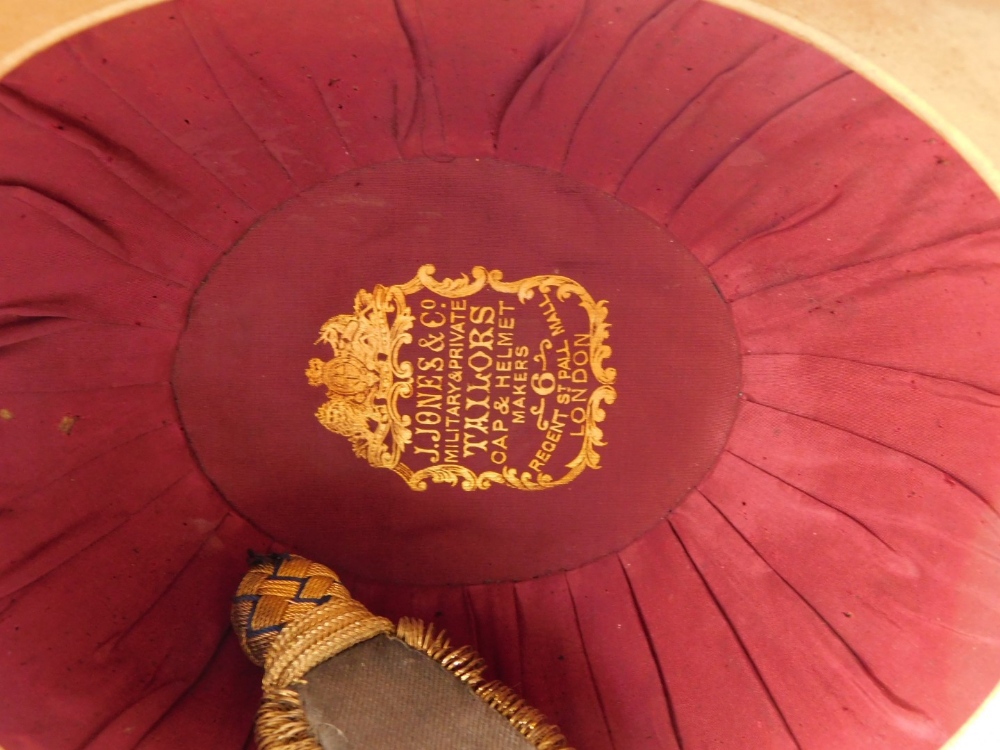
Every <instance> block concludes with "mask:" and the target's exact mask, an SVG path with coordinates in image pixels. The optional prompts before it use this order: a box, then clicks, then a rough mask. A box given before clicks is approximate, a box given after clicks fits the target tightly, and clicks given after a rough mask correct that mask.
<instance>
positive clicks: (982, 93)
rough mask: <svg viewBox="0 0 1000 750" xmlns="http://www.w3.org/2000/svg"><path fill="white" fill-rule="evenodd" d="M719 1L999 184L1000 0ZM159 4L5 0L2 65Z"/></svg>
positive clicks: (971, 746) (972, 726) (977, 741)
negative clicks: (855, 76) (825, 61)
mask: <svg viewBox="0 0 1000 750" xmlns="http://www.w3.org/2000/svg"><path fill="white" fill-rule="evenodd" d="M154 1H155V0H154ZM237 1H238V0H234V2H237ZM716 1H717V2H719V4H721V5H725V6H728V7H732V8H736V9H739V10H742V11H744V12H746V13H748V14H750V15H753V16H756V17H758V18H760V19H761V20H764V21H767V22H768V23H771V24H773V25H775V26H778V27H779V28H783V29H784V30H786V31H788V32H790V33H792V34H794V35H795V36H799V37H803V38H806V39H808V40H809V41H810V42H812V43H813V44H815V45H816V46H818V47H820V48H822V49H824V50H826V51H827V52H829V53H830V54H832V55H834V56H835V57H838V58H839V59H841V60H843V61H844V62H845V63H847V64H848V65H850V66H851V67H853V68H855V69H856V70H858V71H859V72H861V73H862V74H864V75H866V76H867V77H869V78H871V79H872V80H874V81H875V82H876V83H877V84H878V85H880V86H881V87H882V88H884V89H886V90H887V91H889V92H890V93H892V94H893V95H894V96H895V97H896V98H898V99H899V100H900V101H902V102H903V103H904V104H906V105H907V106H908V107H910V108H911V109H912V110H914V111H915V112H917V113H918V114H919V115H920V116H922V117H923V118H924V119H925V120H927V121H928V122H929V123H930V124H931V125H933V126H934V127H935V128H937V129H938V130H939V131H941V133H942V134H943V135H944V136H945V137H946V138H947V139H948V140H949V141H950V142H951V143H952V145H953V146H955V147H956V148H957V149H958V150H959V151H960V152H961V153H962V154H963V155H964V156H965V158H966V159H968V160H969V161H970V162H971V163H972V165H973V166H974V167H975V168H976V169H977V170H978V171H979V173H980V174H981V175H982V176H983V177H984V178H985V179H986V180H987V181H988V182H989V183H990V184H991V186H992V187H993V189H994V190H995V191H996V192H997V193H998V194H1000V0H759V1H754V0H716ZM151 4H153V2H152V1H151V0H125V2H109V1H108V0H30V2H28V1H27V0H0V73H3V72H5V71H7V70H9V69H11V68H12V67H14V66H16V65H17V64H18V63H20V62H21V61H22V60H24V59H25V58H27V57H29V56H30V55H32V54H33V53H34V52H36V51H38V50H39V49H43V48H45V47H47V46H49V45H50V44H52V43H54V42H56V41H58V40H60V39H62V38H64V37H66V36H69V35H70V34H72V33H74V32H76V31H78V30H80V29H83V28H86V27H88V26H91V25H94V24H96V23H100V22H101V21H103V20H105V19H107V18H111V17H114V16H116V15H119V14H121V13H124V12H127V11H129V10H132V9H134V8H139V7H143V6H145V5H151ZM998 595H1000V592H998ZM998 737H1000V686H998V689H997V691H995V692H994V694H993V696H992V698H991V699H990V700H989V701H987V704H986V705H985V706H984V707H983V709H981V710H980V712H979V714H978V715H977V716H976V717H974V719H973V720H972V721H971V722H970V723H969V725H968V726H967V727H966V728H965V729H964V730H963V731H962V732H961V733H960V734H959V736H957V737H956V738H955V739H954V740H953V741H952V742H951V743H949V745H948V750H986V749H987V748H990V749H995V748H996V747H997V738H998ZM0 750H2V748H0Z"/></svg>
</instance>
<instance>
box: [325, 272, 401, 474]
mask: <svg viewBox="0 0 1000 750" xmlns="http://www.w3.org/2000/svg"><path fill="white" fill-rule="evenodd" d="M390 316H391V317H392V321H391V322H390V320H389V319H390ZM412 326H413V315H412V314H411V312H410V308H409V307H408V306H407V305H406V297H405V296H404V294H403V291H402V289H400V288H399V287H398V286H396V287H384V286H381V285H379V286H376V287H375V289H374V291H373V292H371V293H369V292H367V291H365V290H364V289H362V290H361V291H360V292H358V294H357V296H356V297H355V298H354V314H353V315H337V316H335V317H333V318H330V320H328V321H327V322H326V323H325V324H324V325H323V327H322V328H321V329H320V337H319V339H318V340H317V342H316V343H321V342H322V343H327V344H329V345H330V347H331V348H332V349H333V353H334V357H333V359H331V360H329V361H323V360H321V359H311V360H309V369H308V370H306V377H308V378H309V382H310V383H311V384H312V385H315V386H326V389H327V402H326V403H325V404H323V405H322V406H321V407H320V408H319V410H318V411H317V413H316V417H317V418H318V419H319V421H320V422H321V423H322V424H323V426H324V427H326V428H327V429H328V430H330V431H332V432H336V433H338V434H340V435H343V436H345V437H346V438H348V439H349V440H350V441H351V445H352V446H353V447H354V452H355V454H357V455H358V456H360V457H362V458H365V459H367V460H368V462H369V463H370V464H371V465H372V466H377V467H382V468H387V469H395V468H396V466H397V465H398V464H399V460H400V457H401V456H402V453H403V447H404V446H405V445H406V444H407V443H409V442H410V439H411V433H410V430H409V421H410V420H409V418H408V417H405V416H403V415H401V414H400V413H399V410H398V402H399V399H400V398H401V397H403V398H405V397H407V396H409V395H410V394H411V393H412V390H413V366H412V364H410V363H409V362H400V361H399V352H400V348H401V347H402V346H403V345H404V344H408V343H409V342H410V341H411V336H410V334H409V333H408V331H409V330H410V328H412Z"/></svg>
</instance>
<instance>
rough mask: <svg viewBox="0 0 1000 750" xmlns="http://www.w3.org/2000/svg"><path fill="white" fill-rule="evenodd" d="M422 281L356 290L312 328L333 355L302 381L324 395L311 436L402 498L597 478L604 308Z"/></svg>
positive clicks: (463, 279) (424, 276) (605, 391)
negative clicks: (372, 470)
mask: <svg viewBox="0 0 1000 750" xmlns="http://www.w3.org/2000/svg"><path fill="white" fill-rule="evenodd" d="M434 273H435V269H434V266H431V265H425V266H422V267H421V268H420V269H419V271H418V272H417V275H416V277H415V278H413V279H412V280H411V281H409V282H407V283H405V284H401V285H395V286H388V287H386V286H382V285H376V286H375V288H374V290H373V291H372V292H371V293H369V292H367V291H365V290H361V291H360V292H358V294H357V296H356V297H355V299H354V313H353V314H352V315H337V316H336V317H333V318H331V319H330V320H328V321H327V322H326V323H325V324H324V325H323V326H322V328H321V329H320V338H319V340H318V341H317V342H316V343H317V344H319V343H326V344H329V345H330V347H331V348H332V349H333V358H332V359H329V360H322V359H312V360H310V362H309V367H308V369H307V370H306V376H307V377H308V379H309V382H310V384H312V385H314V386H325V388H326V395H327V401H326V403H324V404H323V405H322V406H320V408H319V409H318V411H317V412H316V417H317V418H318V419H319V421H320V422H321V423H322V424H323V426H324V427H326V428H327V429H328V430H330V431H331V432H335V433H337V434H340V435H343V436H345V437H347V438H348V439H349V440H350V441H351V444H352V446H353V448H354V452H355V454H356V455H358V456H359V457H361V458H364V459H366V460H367V461H368V462H369V463H370V464H371V465H372V466H375V467H377V468H385V469H391V470H392V471H394V472H395V473H396V474H398V475H399V476H401V477H402V478H403V479H404V480H405V481H406V482H407V484H408V485H409V486H410V487H411V488H412V489H414V490H425V489H427V486H428V484H427V480H430V481H432V482H435V483H447V484H450V485H452V486H458V485H459V483H461V487H462V489H465V490H476V489H486V488H488V487H490V486H492V485H494V484H497V485H507V486H510V487H514V488H517V489H522V490H541V489H547V488H550V487H556V486H559V485H563V484H568V483H569V482H571V481H573V479H575V478H576V477H577V476H579V475H580V473H581V472H583V470H584V469H586V468H591V469H598V468H600V455H599V453H598V448H600V447H601V446H604V445H605V442H604V434H603V431H602V430H601V428H600V426H599V424H600V423H601V422H603V421H604V420H605V416H606V415H605V411H604V409H603V405H605V404H611V403H613V402H614V401H615V398H616V395H617V394H616V392H615V389H614V387H613V384H614V382H615V378H616V373H615V370H614V369H613V368H610V367H605V366H604V363H605V360H606V359H607V358H608V357H609V356H610V355H611V348H610V347H609V346H608V345H607V344H606V341H607V338H608V334H609V330H610V324H608V323H607V322H606V319H607V315H608V310H607V303H606V302H605V301H595V300H594V299H593V297H591V295H590V294H589V293H588V292H587V290H586V289H584V288H583V286H581V285H580V284H578V283H577V282H576V281H574V280H573V279H570V278H568V277H565V276H557V275H547V276H532V277H529V278H525V279H521V280H519V281H510V282H508V281H504V280H503V274H502V272H501V271H496V270H494V271H487V270H486V269H485V268H483V267H482V266H477V267H475V268H473V270H472V278H471V279H470V278H469V276H467V275H465V274H462V275H461V276H460V277H458V278H456V279H444V280H443V281H438V280H437V279H435V278H434ZM470 298H471V299H470ZM404 349H405V350H406V352H405V355H404ZM404 356H406V357H407V359H404ZM560 465H561V466H562V468H563V469H564V470H563V471H561V472H560V471H559V470H558V469H556V470H554V467H559V466H560Z"/></svg>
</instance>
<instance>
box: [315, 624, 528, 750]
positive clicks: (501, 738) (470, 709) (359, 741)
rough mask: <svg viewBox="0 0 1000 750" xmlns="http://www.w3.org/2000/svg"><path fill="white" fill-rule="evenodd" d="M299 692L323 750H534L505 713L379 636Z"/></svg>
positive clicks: (326, 665)
mask: <svg viewBox="0 0 1000 750" xmlns="http://www.w3.org/2000/svg"><path fill="white" fill-rule="evenodd" d="M306 679H307V682H306V684H305V685H304V686H303V687H302V688H301V689H300V693H301V695H302V701H303V703H304V705H305V711H306V716H307V717H308V718H309V722H310V723H311V724H312V726H313V729H314V731H315V733H316V736H317V738H318V739H319V742H320V744H321V745H322V746H323V748H324V750H397V749H398V748H401V747H406V748H409V749H410V750H480V749H481V750H530V749H531V748H532V747H533V746H532V744H531V743H530V742H528V741H527V740H526V739H524V738H523V737H522V736H521V735H520V734H519V733H518V731H517V730H516V729H514V727H513V726H511V724H510V723H509V722H508V721H507V720H506V719H505V718H504V717H502V716H501V715H500V714H498V713H497V712H496V711H494V710H493V709H492V708H490V707H489V706H488V705H486V703H484V702H483V701H482V700H481V699H480V698H478V697H477V696H476V695H475V694H474V693H473V692H472V691H471V690H469V688H468V687H466V686H465V685H464V684H463V683H462V682H460V681H459V680H457V679H456V678H455V677H454V676H452V675H450V674H449V673H448V672H447V671H446V670H445V669H444V668H443V667H441V665H439V664H438V663H437V662H435V661H434V660H433V659H431V658H430V657H428V656H425V655H424V654H422V653H420V652H418V651H415V650H414V649H412V648H410V647H409V646H407V645H405V644H404V643H402V642H400V641H398V640H396V639H394V638H390V637H387V636H378V637H376V638H372V639H371V640H368V641H365V642H364V643H360V644H358V645H357V646H353V647H352V648H349V649H348V650H346V651H344V652H343V653H341V654H339V655H337V656H335V657H333V658H332V659H328V660H327V661H325V662H323V663H322V664H320V665H319V666H318V667H316V668H314V669H313V670H312V671H310V672H309V674H308V675H307V678H306Z"/></svg>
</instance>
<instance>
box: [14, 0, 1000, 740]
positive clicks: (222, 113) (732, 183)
mask: <svg viewBox="0 0 1000 750" xmlns="http://www.w3.org/2000/svg"><path fill="white" fill-rule="evenodd" d="M422 156H428V157H431V158H435V159H447V158H450V157H453V156H479V157H492V158H498V159H501V160H505V161H511V162H515V163H519V164H527V165H534V166H539V167H543V168H546V169H550V170H555V171H561V172H564V173H565V174H567V175H569V176H571V177H574V178H576V179H579V180H582V181H584V182H586V183H588V184H591V185H593V186H595V187H598V188H600V189H603V190H606V191H608V192H610V193H612V194H614V195H616V196H617V197H618V198H620V199H621V200H623V201H625V202H627V203H629V204H631V205H634V206H636V207H637V208H639V209H641V210H643V211H645V212H646V213H648V214H649V215H650V216H652V217H654V218H655V219H657V220H659V221H661V222H663V223H664V224H665V225H666V226H667V227H668V228H669V229H670V231H671V232H673V233H674V234H675V235H676V236H677V237H678V238H679V239H680V240H681V241H683V242H684V243H685V244H686V245H687V247H688V248H689V249H690V250H691V251H692V252H693V253H694V254H695V255H696V256H697V257H698V258H699V259H700V260H701V261H702V262H703V263H704V264H705V265H706V266H707V267H708V268H709V270H710V271H711V273H712V274H713V277H714V279H715V281H716V283H717V284H718V286H719V288H720V290H721V292H722V294H723V295H724V296H725V297H726V299H727V300H728V301H729V302H730V303H731V308H732V312H733V316H734V319H735V321H736V325H737V329H738V333H739V336H740V339H741V344H742V347H743V354H744V358H743V369H744V386H743V400H744V403H743V405H742V409H741V413H740V416H739V417H738V419H737V422H736V425H735V427H734V430H733V433H732V435H731V436H730V440H729V444H728V446H727V449H726V451H725V453H724V454H723V456H722V458H721V459H720V460H719V462H718V464H717V466H716V467H715V469H714V470H713V472H712V473H711V474H710V475H709V476H708V477H707V478H706V479H705V481H704V482H703V483H702V484H701V486H700V487H699V488H698V489H697V491H696V492H693V493H692V494H691V496H690V497H689V498H688V499H687V500H686V501H685V503H684V504H683V505H682V506H681V507H680V508H678V510H677V511H676V512H675V513H673V514H672V515H671V516H670V517H669V518H668V519H666V520H665V521H664V522H663V523H662V524H661V525H660V526H658V527H657V528H656V529H654V530H653V531H652V532H650V533H649V534H647V535H646V536H645V537H643V538H642V539H640V540H639V541H637V542H636V543H634V544H633V545H631V546H630V547H628V548H627V549H625V550H622V551H621V552H620V553H618V554H617V555H612V556H609V557H607V558H603V559H601V560H598V561H596V562H594V563H592V564H589V565H587V566H584V567H581V568H579V569H577V570H573V571H567V572H565V573H560V574H556V575H552V576H548V577H545V578H541V579H536V580H530V581H522V582H517V583H504V584H482V585H476V586H466V587H402V586H392V585H388V584H380V583H378V582H373V581H363V580H358V581H352V580H347V581H346V582H347V583H348V585H349V586H350V588H351V590H352V591H353V592H354V594H355V595H356V596H357V597H358V598H359V599H360V600H362V601H364V602H365V603H366V604H367V605H368V606H369V608H370V609H372V611H374V612H377V613H379V614H385V615H387V616H390V617H393V618H398V617H400V616H403V615H414V616H418V617H422V618H424V619H427V620H429V621H433V622H435V623H438V624H441V625H444V626H446V627H447V628H448V630H449V632H450V633H451V634H452V635H453V638H454V640H455V641H456V642H468V643H470V644H472V645H474V646H475V647H476V648H477V649H478V650H479V651H480V652H481V653H483V655H484V656H486V657H487V659H488V660H489V661H490V663H491V664H492V665H493V666H494V667H495V671H496V675H497V676H498V677H499V678H500V679H502V680H504V681H505V682H506V683H508V684H510V685H511V686H512V687H514V688H515V689H517V690H518V691H519V692H522V693H523V694H524V695H525V696H526V697H527V698H528V699H529V700H530V701H531V702H532V703H534V704H535V705H537V706H538V707H539V708H540V709H541V710H542V711H543V712H545V713H546V714H547V715H548V716H549V717H550V718H551V719H552V720H553V721H555V722H556V723H558V724H559V725H560V726H561V727H562V728H563V729H564V730H565V731H566V733H567V735H568V736H569V737H570V739H571V741H572V742H573V744H574V745H575V746H577V747H578V748H580V749H581V750H612V749H613V748H614V749H617V750H622V749H626V750H646V749H647V748H649V749H650V750H652V749H653V748H674V747H676V748H684V749H686V750H690V749H691V748H701V747H732V748H745V747H754V748H771V747H782V748H784V747H790V748H794V747H799V748H821V749H825V748H844V747H885V748H931V747H938V746H939V745H940V744H941V743H942V742H943V741H944V740H945V739H946V738H947V737H948V736H949V735H950V734H951V733H952V732H953V731H954V730H955V729H956V728H957V727H958V726H959V725H960V723H961V722H962V721H964V720H965V719H966V718H967V717H968V716H969V715H970V714H971V712H972V711H973V709H974V708H975V707H976V705H977V704H978V703H979V701H981V700H982V699H983V698H984V697H985V696H986V694H987V693H988V692H989V690H990V688H991V687H992V686H993V685H995V683H996V681H997V679H998V678H1000V612H998V608H1000V607H998V597H997V591H1000V564H998V563H1000V560H998V555H997V550H998V549H1000V545H998V541H1000V524H998V517H997V509H998V505H1000V497H998V487H1000V482H998V481H997V472H998V471H1000V470H998V468H997V464H996V462H995V460H993V459H994V457H995V455H996V453H997V448H998V445H1000V427H998V419H997V416H996V414H997V406H998V404H1000V371H998V370H997V368H996V366H995V363H996V362H997V361H998V359H1000V323H998V321H1000V295H998V293H997V283H998V281H1000V270H998V264H997V258H998V251H1000V242H998V232H1000V205H998V202H997V199H996V197H995V196H993V195H992V194H991V193H990V192H989V190H988V189H987V188H986V187H985V186H984V185H983V183H982V182H981V181H980V180H979V179H978V178H977V177H976V175H975V174H974V173H973V171H972V170H971V169H970V168H969V167H968V166H967V165H966V164H964V163H963V162H962V161H961V160H960V159H959V158H958V156H957V155H956V154H955V153H954V151H953V150H952V149H951V148H949V147H948V146H947V145H946V144H944V143H943V142H942V141H941V139H940V138H939V137H938V136H936V135H935V134H934V133H933V132H932V131H931V130H929V129H928V128H927V127H926V126H925V125H923V124H922V123H921V122H919V121H918V120H917V119H916V118H914V117H913V116H912V115H910V114H908V113H907V112H906V111H904V110H903V109H902V108H901V107H900V106H898V105H897V104H895V103H894V102H892V101H891V100H890V99H888V98H887V97H886V96H885V95H884V94H882V93H881V92H879V91H878V90H877V89H876V88H875V87H873V86H872V85H871V84H869V83H867V82H865V81H864V80H862V79H860V78H859V77H858V76H856V75H854V74H851V73H850V72H848V71H846V70H844V69H843V68H842V67H841V66H840V65H839V64H837V63H836V62H834V61H832V60H830V59H829V58H827V57H825V56H824V55H822V54H821V53H819V52H817V51H815V50H812V49H811V48H809V47H808V46H807V45H805V44H804V43H802V42H798V41H796V40H794V39H791V38H789V37H787V36H785V35H783V34H781V33H779V32H776V31H774V30H773V29H770V28H768V27H765V26H763V25H761V24H759V23H757V22H755V21H752V20H749V19H746V18H744V17H741V16H739V15H737V14H735V13H733V12H730V11H727V10H723V9H720V8H717V7H715V6H711V5H708V4H704V3H697V2H668V3H663V2H648V1H646V0H633V1H632V2H628V3H625V2H621V3H617V4H616V3H615V2H603V1H601V2H582V1H580V2H570V1H568V0H567V1H565V2H562V1H561V2H555V3H551V4H544V3H532V2H528V1H527V0H525V1H524V2H507V3H495V2H465V3H457V2H444V1H438V2H431V1H428V0H422V1H421V2H414V1H413V0H397V2H395V3H393V2H388V1H385V2H381V1H379V2H369V1H365V2H362V0H351V1H347V0H345V1H344V2H339V3H330V2H326V1H325V0H323V1H320V0H300V1H298V2H295V3H282V4H268V3H264V2H261V1H260V0H241V2H240V3H232V2H228V0H216V1H215V2H208V1H205V0H201V1H199V2H174V3H167V4H164V5H159V6H155V7H152V8H149V9H146V10H143V11H140V12H137V13H134V14H131V15H129V16H126V17H123V18H121V19H118V20H115V21H112V22H110V23H107V24H105V25H102V26H100V27H97V28H95V29H92V30H90V31H87V32H85V33H83V34H81V35H79V36H77V37H74V38H72V39H70V40H68V41H66V42H64V43H62V44H59V45H57V46H56V47H54V48H52V49H51V50H48V51H46V52H44V53H42V54H41V55H39V56H38V57H36V58H34V59H32V60H31V61H29V62H28V63H26V64H25V65H24V66H22V67H21V68H19V69H17V70H16V71H14V72H12V73H11V74H9V75H8V76H7V77H6V79H5V80H4V81H3V84H2V87H0V170H2V175H0V225H2V226H3V241H2V246H0V252H2V254H3V272H2V274H0V299H2V301H3V302H2V307H0V363H2V366H0V408H2V409H3V410H5V411H3V412H0V415H2V421H0V441H2V449H0V450H2V451H3V456H4V459H3V464H4V471H3V476H2V477H0V492H2V495H0V523H2V524H3V526H2V532H0V533H2V535H3V544H2V545H0V597H2V598H0V643H2V644H3V648H0V673H2V674H3V675H4V681H3V687H2V688H0V696H2V698H3V704H4V706H5V708H4V710H3V712H2V713H0V744H2V745H3V746H4V747H6V748H7V750H24V749H26V748H45V749H46V750H62V749H63V748H144V749H146V748H158V747H164V748H166V747H174V746H177V745H183V746H189V747H206V748H208V747H211V748H240V747H244V746H247V744H248V742H249V740H248V737H249V731H250V724H251V719H252V714H253V711H254V708H255V704H256V700H257V687H256V685H257V675H255V674H254V670H253V668H252V667H251V666H250V665H248V664H247V663H246V662H245V659H244V658H243V656H242V654H241V653H240V652H239V647H238V645H237V644H236V642H235V640H234V639H233V638H232V637H231V636H230V635H229V633H228V630H227V616H226V614H227V610H228V599H229V597H230V596H231V594H232V591H233V590H234V588H235V585H236V582H237V581H238V580H239V578H240V575H241V574H242V572H243V569H244V562H245V550H246V549H247V548H248V547H254V548H257V549H263V548H266V547H268V545H270V544H272V541H271V540H269V539H267V538H266V537H265V536H264V535H262V534H260V533H259V532H257V531H255V530H254V529H253V528H252V527H251V526H250V525H249V524H248V523H247V522H246V521H244V520H243V519H242V518H240V517H239V515H238V514H236V513H235V512H233V511H232V510H231V509H230V508H229V507H228V506H227V504H226V502H225V500H224V499H223V498H221V497H220V496H219V495H218V493H217V492H216V491H215V489H214V488H213V487H212V486H211V484H210V483H209V482H208V481H207V480H206V479H205V478H204V477H203V476H202V475H201V473H200V472H199V471H198V468H197V465H196V462H195V460H194V458H193V456H192V455H191V452H190V449H189V447H188V445H187V443H186V440H185V436H184V433H183V430H182V427H181V425H180V424H179V420H178V415H177V411H176V408H175V405H174V401H173V395H172V392H171V385H170V378H171V367H172V362H173V354H174V349H175V347H176V345H177V341H178V337H179V335H180V333H181V331H182V330H183V327H184V323H185V319H186V315H187V310H188V305H189V302H190V299H191V296H192V294H193V292H194V290H195V289H197V287H198V285H199V283H200V282H201V280H202V279H203V277H204V276H205V274H206V273H207V271H208V270H209V269H210V268H211V267H212V265H213V264H214V263H215V262H216V261H217V260H218V258H219V257H220V255H221V254H222V253H223V252H224V251H225V250H226V249H228V248H229V247H230V246H232V244H233V243H234V242H236V240H238V239H239V238H240V236H242V234H243V233H244V232H245V231H246V230H247V229H248V228H249V227H250V226H251V225H252V224H253V223H254V222H255V221H256V220H257V219H258V218H259V217H260V216H261V215H262V214H263V213H265V212H267V211H268V210H270V209H272V208H274V207H275V206H277V205H279V204H280V203H282V202H283V201H285V200H286V199H288V198H289V197H291V196H293V195H295V194H297V193H298V192H300V191H301V190H303V189H305V188H307V187H309V186H311V185H314V184H316V183H317V182H320V181H322V180H324V179H328V178H329V177H331V176H334V175H337V174H340V173H343V172H344V171H346V170H349V169H352V168H355V167H358V166H367V165H371V164H377V163H380V162H384V161H391V160H397V159H400V158H416V157H422ZM650 460H655V453H651V455H650ZM277 543H278V544H280V540H277Z"/></svg>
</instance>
